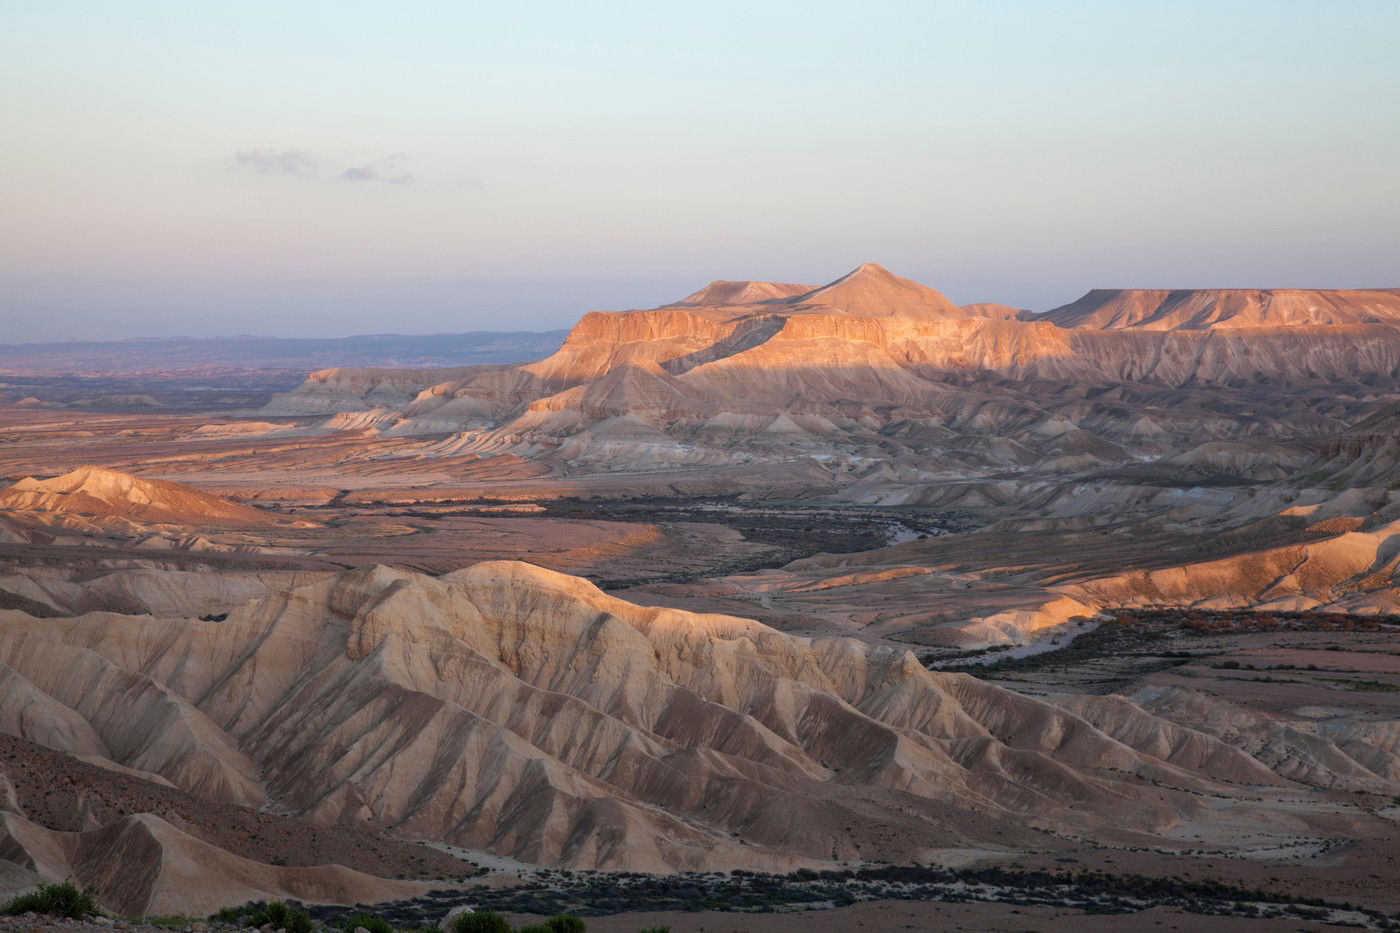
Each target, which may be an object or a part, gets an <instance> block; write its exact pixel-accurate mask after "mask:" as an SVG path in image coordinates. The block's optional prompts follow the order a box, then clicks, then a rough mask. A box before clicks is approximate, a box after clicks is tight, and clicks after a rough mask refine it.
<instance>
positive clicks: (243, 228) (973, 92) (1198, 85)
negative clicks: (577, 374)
mask: <svg viewBox="0 0 1400 933" xmlns="http://www.w3.org/2000/svg"><path fill="white" fill-rule="evenodd" d="M0 11H3V12H0V17H3V21H4V25H5V26H6V28H5V29H4V30H3V34H0V51H3V53H4V54H3V56H0V78H3V80H4V83H5V86H6V87H7V89H8V91H9V93H7V94H6V95H4V97H3V98H0V110H2V112H3V116H4V119H5V121H6V125H7V128H8V129H9V131H10V132H9V134H8V136H9V137H10V138H9V139H8V140H7V146H6V148H5V150H4V151H3V152H0V168H3V171H2V172H0V203H3V204H4V205H5V213H6V216H7V219H8V220H9V223H7V224H6V225H5V226H4V228H3V233H0V245H3V250H0V278H3V281H4V283H5V289H4V293H3V295H0V321H3V323H4V333H3V335H0V341H4V342H7V343H19V342H34V341H57V340H63V339H65V338H69V337H75V336H76V337H79V338H81V339H92V340H105V339H113V338H120V337H159V336H177V335H178V336H189V337H208V336H225V335H235V334H254V335H262V336H273V337H312V336H315V337H340V336H351V335H362V334H370V333H402V334H421V333H461V332H465V331H472V330H534V331H543V330H552V329H558V328H563V327H568V326H570V325H571V324H572V323H573V322H574V321H575V320H576V319H577V318H578V317H579V316H580V315H581V314H582V313H584V312H585V311H588V310H590V309H597V308H637V307H649V306H653V305H656V304H659V303H663V302H667V301H673V300H676V299H678V298H680V297H682V296H683V295H685V294H687V293H689V292H691V291H694V290H695V289H697V288H699V287H701V286H702V285H704V284H705V283H706V282H708V281H710V280H713V279H716V278H722V279H745V278H754V279H766V280H776V281H792V282H805V283H809V284H813V285H820V284H823V283H825V282H828V281H830V280H832V279H834V278H836V277H838V276H840V275H841V274H843V273H845V272H847V271H849V270H850V269H851V268H852V267H854V266H855V265H857V264H859V263H860V262H862V261H867V260H870V261H876V262H880V263H882V264H884V265H886V266H887V267H889V268H890V269H891V270H892V271H894V272H895V273H896V274H899V275H903V276H906V277H909V278H912V279H915V280H917V281H920V282H923V283H925V284H927V285H930V286H932V287H934V288H937V289H939V290H940V291H943V292H944V293H945V294H947V295H948V296H949V297H950V298H952V299H953V300H954V301H956V302H958V303H960V304H965V303H969V302H975V301H995V302H1001V303H1005V304H1010V305H1015V306H1018V307H1025V308H1030V309H1032V310H1036V311H1043V310H1047V309H1048V308H1051V307H1054V306H1056V305H1059V304H1063V303H1066V302H1069V301H1072V300H1074V299H1075V298H1077V297H1079V296H1080V295H1082V294H1083V293H1084V292H1085V291H1087V290H1089V289H1090V288H1098V287H1155V288H1186V287H1227V286H1233V287H1251V288H1254V287H1258V288H1266V287H1302V288H1347V287H1352V288H1365V287H1396V286H1397V285H1400V269H1397V264H1396V261H1395V257H1396V256H1397V255H1400V173H1397V172H1396V171H1395V170H1394V166H1395V165H1396V164H1400V115H1398V114H1397V108H1395V107H1394V100H1396V99H1400V68H1397V67H1396V65H1395V64H1394V56H1393V52H1392V50H1391V49H1390V48H1389V45H1390V41H1391V37H1393V36H1394V35H1395V34H1396V33H1397V29H1400V6H1397V5H1395V4H1393V3H1382V2H1361V3H1354V4H1348V5H1335V4H1323V3H1295V4H1289V5H1287V6H1284V5H1273V6H1269V7H1265V8H1262V10H1261V8H1260V7H1259V5H1258V4H1247V3H1234V4H1207V3H1181V4H1173V5H1162V6H1160V7H1158V6H1143V5H1133V6H1132V7H1131V8H1129V7H1125V6H1122V5H1118V4H1112V3H1106V2H1100V3H1087V4H1079V5H1076V6H1075V7H1073V8H1072V9H1065V8H1063V7H1051V6H1050V5H1044V4H1012V5H1005V6H1001V7H998V8H997V9H979V10H967V9H961V8H960V7H959V6H957V5H953V4H936V3H931V4H923V3H874V4H869V5H867V6H866V7H864V8H863V9H862V15H861V16H859V17H852V16H851V15H849V7H848V6H846V5H842V4H835V3H813V4H786V3H768V4H762V5H757V6H755V5H744V4H724V3H716V4H709V5H706V6H705V8H704V9H701V10H684V11H682V10H676V9H667V8H658V7H655V6H651V5H643V4H637V5H610V6H609V8H608V10H606V11H598V10H582V9H578V8H575V7H573V6H570V5H566V4H536V5H534V6H531V7H530V8H529V9H516V10H505V9H499V8H487V9H471V8H463V7H459V6H457V5H450V4H441V3H421V2H420V3H406V4H367V5H359V6H356V7H354V8H348V7H344V6H343V5H338V4H320V3H304V4H296V5H294V6H285V5H279V4H272V3H248V4H243V5H240V6H238V7H237V8H236V9H235V8H227V9H225V8H218V9H216V8H203V7H201V8H190V7H188V6H186V5H182V4H176V3H158V2H141V3H133V4H124V5H122V8H121V9H120V10H117V9H116V8H113V7H110V6H109V5H106V4H99V3H73V4H65V5H63V7H62V8H59V7H58V6H57V5H45V6H38V5H34V6H32V8H30V7H27V6H25V5H21V4H18V3H9V4H0Z"/></svg>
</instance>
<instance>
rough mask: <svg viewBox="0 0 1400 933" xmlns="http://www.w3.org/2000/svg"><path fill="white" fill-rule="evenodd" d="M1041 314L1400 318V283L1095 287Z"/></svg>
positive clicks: (1117, 320)
mask: <svg viewBox="0 0 1400 933" xmlns="http://www.w3.org/2000/svg"><path fill="white" fill-rule="evenodd" d="M1039 319H1040V320H1043V321H1050V322H1052V323H1054V324H1057V325H1059V326H1060V327H1092V328H1097V329H1101V330H1123V329H1129V328H1132V329H1138V330H1210V329H1213V328H1219V329H1235V328H1245V327H1296V326H1310V327H1337V326H1347V325H1356V324H1400V288H1373V289H1304V288H1265V289H1253V288H1181V289H1152V288H1096V289H1093V290H1092V291H1090V292H1088V293H1087V294H1085V295H1084V297H1082V298H1080V299H1079V300H1077V301H1074V302H1071V303H1070V304H1067V305H1062V306H1061V307H1058V308H1055V309H1053V310H1050V311H1047V312H1045V313H1044V314H1043V315H1040V316H1039Z"/></svg>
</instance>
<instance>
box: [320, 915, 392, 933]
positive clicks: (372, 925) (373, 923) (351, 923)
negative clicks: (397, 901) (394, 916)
mask: <svg viewBox="0 0 1400 933" xmlns="http://www.w3.org/2000/svg"><path fill="white" fill-rule="evenodd" d="M330 925H331V926H332V927H333V928H334V929H337V930H345V931H347V933H355V930H356V929H358V928H360V927H364V928H365V929H366V930H369V933H397V931H396V930H395V929H394V925H393V924H392V923H390V922H389V921H388V920H385V919H384V918H383V917H376V916H375V915H374V914H346V915H345V916H343V917H336V918H335V919H334V920H332V921H331V924H330Z"/></svg>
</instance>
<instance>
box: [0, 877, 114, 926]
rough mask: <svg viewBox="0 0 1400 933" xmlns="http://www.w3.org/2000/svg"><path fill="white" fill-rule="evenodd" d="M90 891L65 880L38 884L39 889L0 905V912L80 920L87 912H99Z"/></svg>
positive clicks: (12, 914)
mask: <svg viewBox="0 0 1400 933" xmlns="http://www.w3.org/2000/svg"><path fill="white" fill-rule="evenodd" d="M92 893H93V892H92V890H91V889H90V888H89V889H84V890H79V889H78V888H77V887H76V886H75V885H72V884H69V883H68V882H66V881H65V882H64V883H62V884H45V885H40V886H39V890H37V891H31V892H29V893H28V894H21V895H20V896H19V897H16V898H14V899H13V900H11V901H9V902H8V903H7V904H5V905H4V906H3V907H0V914H4V915H6V916H18V915H19V914H28V913H36V914H45V915H47V916H50V917H67V918H68V919H69V920H81V919H83V918H84V917H86V916H88V915H89V914H95V913H99V911H98V909H97V901H96V900H95V899H94V898H93V896H92Z"/></svg>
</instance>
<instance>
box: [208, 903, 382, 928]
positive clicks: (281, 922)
mask: <svg viewBox="0 0 1400 933" xmlns="http://www.w3.org/2000/svg"><path fill="white" fill-rule="evenodd" d="M209 919H210V920H213V921H214V922H215V923H238V924H242V925H243V926H249V927H261V926H266V925H268V924H271V925H272V928H273V929H274V930H286V931H287V933H314V931H315V929H316V925H315V924H314V923H312V921H311V915H310V914H308V913H307V912H306V911H304V910H298V909H297V908H295V907H292V906H291V905H289V904H286V903H284V902H282V901H273V902H272V903H270V904H258V903H252V904H244V905H243V906H242V907H225V908H224V909H223V910H221V911H219V912H218V913H215V914H213V915H211V916H210V917H209ZM351 929H352V930H353V929H354V927H351ZM389 929H390V931H391V933H392V930H393V928H392V927H390V928H389Z"/></svg>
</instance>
